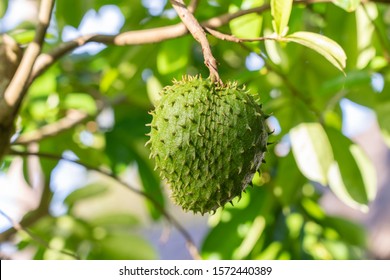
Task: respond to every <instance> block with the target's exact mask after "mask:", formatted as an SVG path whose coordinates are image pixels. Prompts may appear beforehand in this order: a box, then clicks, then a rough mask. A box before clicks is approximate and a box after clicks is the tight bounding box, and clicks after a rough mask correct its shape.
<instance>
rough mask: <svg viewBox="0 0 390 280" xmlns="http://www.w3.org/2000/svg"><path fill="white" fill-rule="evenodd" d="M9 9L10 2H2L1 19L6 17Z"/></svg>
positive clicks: (0, 4)
mask: <svg viewBox="0 0 390 280" xmlns="http://www.w3.org/2000/svg"><path fill="white" fill-rule="evenodd" d="M7 8H8V0H2V1H1V2H0V18H2V17H3V16H4V15H5V12H6V11H7Z"/></svg>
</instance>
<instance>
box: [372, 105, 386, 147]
mask: <svg viewBox="0 0 390 280" xmlns="http://www.w3.org/2000/svg"><path fill="white" fill-rule="evenodd" d="M375 112H376V115H377V120H378V123H379V127H380V130H381V133H382V136H383V140H384V141H385V143H386V145H387V146H388V147H390V102H385V103H380V104H378V105H377V106H376V107H375Z"/></svg>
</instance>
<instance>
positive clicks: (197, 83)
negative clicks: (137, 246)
mask: <svg viewBox="0 0 390 280" xmlns="http://www.w3.org/2000/svg"><path fill="white" fill-rule="evenodd" d="M151 114H152V116H153V120H152V122H151V124H150V126H151V131H150V134H149V135H150V140H149V141H148V144H150V145H151V154H150V156H151V157H153V158H154V160H155V164H156V168H157V169H158V170H159V171H160V176H161V177H162V178H163V179H165V181H166V182H167V183H168V185H169V186H170V189H171V192H172V198H173V200H174V202H175V203H176V204H179V205H181V206H182V208H183V209H184V210H186V211H188V210H192V211H193V212H194V213H197V212H200V213H201V214H204V213H207V212H213V211H215V210H216V209H217V208H219V207H221V206H223V205H224V204H225V203H227V202H231V200H232V199H233V198H235V197H236V196H239V197H241V193H242V191H243V190H244V189H245V188H246V187H247V185H248V184H249V183H251V180H252V178H253V175H254V173H255V172H256V171H257V170H258V168H259V166H260V164H261V162H262V161H263V157H264V153H265V151H266V150H267V138H268V134H269V132H268V129H267V126H266V124H265V119H266V115H265V114H264V113H263V112H262V110H261V107H260V106H259V105H258V104H257V103H256V102H255V101H254V99H253V97H252V96H251V95H250V94H249V93H248V92H247V91H245V90H244V89H243V88H239V87H238V86H237V84H236V83H228V84H225V85H222V86H221V85H218V84H216V83H213V82H212V81H211V80H210V79H202V78H201V77H197V76H196V77H184V78H183V79H182V80H181V81H175V82H174V84H173V85H171V86H167V87H165V88H163V89H162V91H161V99H160V101H159V103H158V104H157V106H156V108H155V110H154V111H153V112H151Z"/></svg>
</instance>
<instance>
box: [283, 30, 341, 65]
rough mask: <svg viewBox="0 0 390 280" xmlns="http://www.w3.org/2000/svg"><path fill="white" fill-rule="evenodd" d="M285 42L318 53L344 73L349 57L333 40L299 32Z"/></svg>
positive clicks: (288, 37) (291, 35) (289, 36)
mask: <svg viewBox="0 0 390 280" xmlns="http://www.w3.org/2000/svg"><path fill="white" fill-rule="evenodd" d="M283 40H284V41H287V42H295V43H298V44H301V45H303V46H306V47H308V48H310V49H312V50H314V51H316V52H317V53H319V54H321V55H322V56H324V57H325V58H326V59H327V60H328V61H329V62H330V63H332V64H333V65H334V66H335V67H336V68H338V69H339V70H340V71H342V72H344V68H345V66H346V60H347V56H346V54H345V52H344V50H343V49H342V48H341V47H340V45H339V44H337V43H336V42H335V41H333V40H332V39H330V38H328V37H326V36H323V35H320V34H317V33H312V32H306V31H299V32H295V33H292V34H290V35H288V36H286V37H284V38H283Z"/></svg>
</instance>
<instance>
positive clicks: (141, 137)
mask: <svg viewBox="0 0 390 280" xmlns="http://www.w3.org/2000/svg"><path fill="white" fill-rule="evenodd" d="M115 113H116V114H117V116H116V121H117V122H116V125H115V127H114V129H113V130H111V131H110V132H109V133H106V143H107V145H106V153H107V155H108V156H109V158H110V161H111V164H112V167H113V169H114V170H115V172H120V171H121V170H120V169H121V168H123V167H125V166H128V165H130V164H132V163H134V162H136V163H137V166H138V171H139V175H140V178H141V181H142V187H143V190H144V191H145V192H146V193H147V194H148V195H149V196H150V197H152V198H153V199H154V200H155V201H156V202H157V203H159V204H160V205H161V207H164V196H163V193H162V188H161V185H160V180H159V177H158V175H157V174H156V172H155V171H154V170H153V168H154V166H153V162H151V161H150V160H149V159H148V155H149V149H148V148H146V147H145V143H146V141H147V137H146V136H145V134H146V133H148V130H149V128H147V127H146V126H145V124H147V123H150V115H148V114H147V112H146V111H144V110H140V109H139V108H138V109H137V108H136V107H133V108H132V110H130V111H129V110H128V108H127V106H126V105H124V106H123V107H122V106H117V107H116V111H115ZM146 204H147V207H148V210H149V211H150V214H151V216H152V217H153V218H154V219H158V218H159V217H161V211H160V209H158V208H156V207H155V206H154V205H153V204H152V203H150V202H149V201H148V200H147V201H146Z"/></svg>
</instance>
